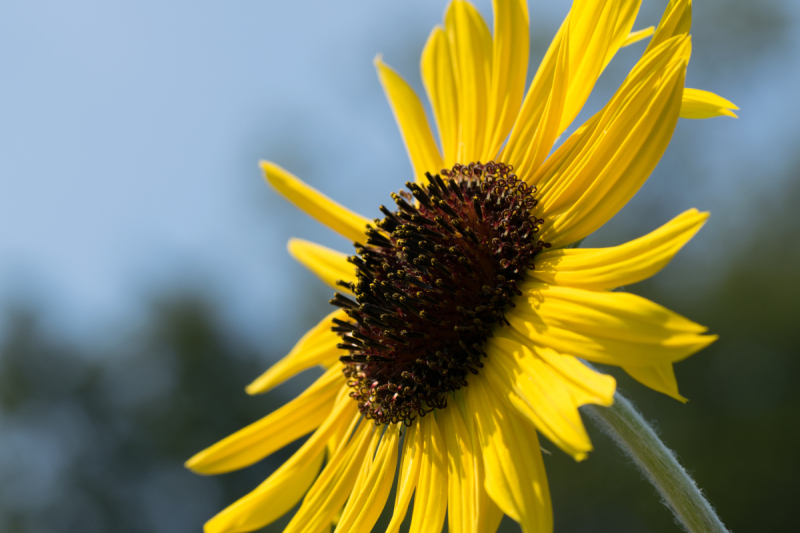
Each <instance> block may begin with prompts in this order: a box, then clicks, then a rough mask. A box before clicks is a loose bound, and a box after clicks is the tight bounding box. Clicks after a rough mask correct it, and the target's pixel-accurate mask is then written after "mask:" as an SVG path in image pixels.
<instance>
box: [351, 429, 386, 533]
mask: <svg viewBox="0 0 800 533" xmlns="http://www.w3.org/2000/svg"><path fill="white" fill-rule="evenodd" d="M399 435H400V428H399V424H390V425H389V426H387V427H386V431H385V432H384V434H383V437H382V438H381V443H380V445H379V446H378V452H377V453H376V454H375V459H374V460H372V461H371V464H370V467H369V472H368V474H367V475H366V477H365V478H364V482H363V484H361V486H360V487H356V489H354V491H353V494H352V495H351V496H350V499H349V500H348V501H347V505H346V506H345V508H344V511H343V512H342V518H340V519H339V523H338V524H337V525H336V531H337V532H338V531H341V532H347V533H369V532H370V531H372V526H374V525H375V522H377V521H378V517H379V516H380V515H381V512H382V511H383V507H384V505H386V499H387V498H388V497H389V491H390V490H391V488H392V482H393V481H394V472H395V468H396V466H397V448H398V439H399ZM367 458H368V459H371V457H370V456H369V455H368V456H367ZM356 490H357V492H356Z"/></svg>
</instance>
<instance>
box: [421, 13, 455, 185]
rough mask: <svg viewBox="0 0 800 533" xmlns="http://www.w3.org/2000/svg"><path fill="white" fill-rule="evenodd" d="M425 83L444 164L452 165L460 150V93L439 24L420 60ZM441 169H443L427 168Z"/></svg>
mask: <svg viewBox="0 0 800 533" xmlns="http://www.w3.org/2000/svg"><path fill="white" fill-rule="evenodd" d="M420 70H421V73H422V83H423V85H425V91H426V92H427V93H428V99H430V101H431V107H432V108H433V115H434V117H435V118H436V125H437V126H438V128H439V138H440V140H441V141H442V153H443V154H444V161H443V165H442V166H443V167H445V168H449V167H452V166H453V165H454V164H455V162H456V155H457V152H458V125H459V121H458V93H457V92H456V77H455V76H456V75H455V72H454V71H453V60H452V58H451V57H450V44H449V42H448V41H447V34H446V33H445V31H444V29H442V27H441V26H437V27H435V28H434V29H433V31H432V32H431V35H430V37H428V42H427V43H425V48H424V49H423V50H422V59H421V61H420ZM427 170H429V171H430V172H438V171H439V170H441V169H439V168H435V169H427Z"/></svg>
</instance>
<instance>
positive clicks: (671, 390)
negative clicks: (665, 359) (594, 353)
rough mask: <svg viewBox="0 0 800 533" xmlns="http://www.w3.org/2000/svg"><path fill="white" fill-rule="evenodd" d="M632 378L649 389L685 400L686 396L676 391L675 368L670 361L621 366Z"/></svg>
mask: <svg viewBox="0 0 800 533" xmlns="http://www.w3.org/2000/svg"><path fill="white" fill-rule="evenodd" d="M622 368H623V369H624V370H625V372H627V373H628V374H629V375H630V376H631V377H632V378H634V379H635V380H636V381H638V382H639V383H642V384H643V385H647V386H648V387H650V388H651V389H653V390H655V391H658V392H663V393H664V394H666V395H667V396H671V397H673V398H675V399H676V400H678V401H681V402H684V403H685V402H686V401H687V400H686V398H684V397H683V396H681V395H680V393H679V392H678V380H677V379H675V370H674V369H673V368H672V363H662V364H658V365H650V366H623V367H622Z"/></svg>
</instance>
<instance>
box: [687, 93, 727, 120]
mask: <svg viewBox="0 0 800 533" xmlns="http://www.w3.org/2000/svg"><path fill="white" fill-rule="evenodd" d="M731 109H739V108H738V107H736V105H735V104H734V103H733V102H730V101H728V100H726V99H724V98H723V97H721V96H717V95H716V94H714V93H712V92H709V91H701V90H700V89H684V90H683V99H682V100H681V118H694V119H702V118H713V117H721V116H727V117H733V118H738V117H737V116H736V113H734V112H733V111H731Z"/></svg>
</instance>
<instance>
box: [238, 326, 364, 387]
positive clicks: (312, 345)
mask: <svg viewBox="0 0 800 533" xmlns="http://www.w3.org/2000/svg"><path fill="white" fill-rule="evenodd" d="M334 318H338V319H339V320H347V319H348V317H347V315H346V314H345V313H344V311H342V310H336V311H334V312H333V313H331V314H329V315H328V316H326V317H325V318H323V319H322V321H320V323H319V324H317V325H316V326H314V328H313V329H311V330H310V331H309V332H308V333H306V334H305V335H303V337H302V338H301V339H300V340H299V341H297V344H295V345H294V348H292V350H291V351H290V352H289V354H288V355H286V356H285V357H284V358H283V359H281V360H280V361H278V362H277V363H275V364H274V365H272V366H271V367H270V368H269V370H267V371H266V372H264V373H263V374H261V376H259V378H258V379H256V380H255V381H254V382H252V383H251V384H250V385H248V386H247V388H246V389H245V390H246V391H247V394H261V393H264V392H267V391H269V390H270V389H272V388H273V387H275V386H276V385H280V384H281V383H283V382H284V381H286V380H287V379H289V378H290V377H292V376H294V375H295V374H298V373H300V372H302V371H303V370H307V369H309V368H311V367H314V366H317V365H330V364H333V363H335V362H336V361H338V359H339V356H340V355H343V354H346V353H347V352H345V351H342V350H339V349H338V348H337V347H336V344H338V343H339V342H341V339H340V337H339V335H337V334H336V333H334V332H333V331H331V327H332V326H333V325H334V324H333V322H332V320H333V319H334Z"/></svg>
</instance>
